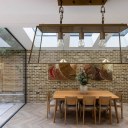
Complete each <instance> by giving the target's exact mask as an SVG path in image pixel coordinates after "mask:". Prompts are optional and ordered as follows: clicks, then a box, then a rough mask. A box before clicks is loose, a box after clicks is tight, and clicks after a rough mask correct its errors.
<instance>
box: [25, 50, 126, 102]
mask: <svg viewBox="0 0 128 128" xmlns="http://www.w3.org/2000/svg"><path fill="white" fill-rule="evenodd" d="M127 54H128V52H127V51H123V52H122V55H123V63H126V64H117V63H120V57H119V56H120V53H119V51H65V52H64V54H63V53H62V51H42V52H41V58H40V63H41V64H36V63H37V59H38V58H37V57H38V52H37V51H35V52H34V53H33V54H32V58H31V63H33V64H28V66H27V78H28V79H27V85H28V87H27V100H28V102H37V103H39V102H44V101H46V94H47V92H48V91H52V92H54V91H55V90H57V89H61V88H76V87H79V83H78V82H77V81H50V80H48V64H49V63H58V62H59V60H60V59H61V58H65V59H66V60H67V61H68V62H69V63H78V64H79V63H101V62H102V60H103V59H104V58H106V57H107V59H109V60H110V61H111V63H115V64H114V65H113V80H112V81H111V82H103V81H102V82H100V81H95V82H92V83H91V84H92V85H93V87H94V86H95V87H96V88H101V89H107V90H110V91H120V92H122V93H123V100H124V102H127V103H128V89H127V88H128V64H127V63H128V61H127V59H126V56H125V55H127ZM28 56H29V53H28ZM34 63H35V64H34Z"/></svg>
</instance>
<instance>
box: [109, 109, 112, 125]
mask: <svg viewBox="0 0 128 128" xmlns="http://www.w3.org/2000/svg"><path fill="white" fill-rule="evenodd" d="M109 118H110V124H112V113H111V108H110V109H109Z"/></svg>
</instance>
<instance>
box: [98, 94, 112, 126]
mask: <svg viewBox="0 0 128 128" xmlns="http://www.w3.org/2000/svg"><path fill="white" fill-rule="evenodd" d="M102 111H105V112H106V111H109V121H110V124H111V123H112V114H111V97H102V96H101V97H99V124H100V122H101V112H102Z"/></svg>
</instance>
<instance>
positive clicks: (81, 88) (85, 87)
mask: <svg viewBox="0 0 128 128" xmlns="http://www.w3.org/2000/svg"><path fill="white" fill-rule="evenodd" d="M87 91H88V86H86V85H80V92H81V93H87Z"/></svg>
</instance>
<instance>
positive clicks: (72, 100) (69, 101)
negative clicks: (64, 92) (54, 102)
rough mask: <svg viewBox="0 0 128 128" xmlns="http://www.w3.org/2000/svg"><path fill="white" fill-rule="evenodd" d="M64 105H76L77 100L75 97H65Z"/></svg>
mask: <svg viewBox="0 0 128 128" xmlns="http://www.w3.org/2000/svg"><path fill="white" fill-rule="evenodd" d="M65 103H66V105H77V103H78V99H77V97H76V96H75V97H70V96H66V97H65Z"/></svg>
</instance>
